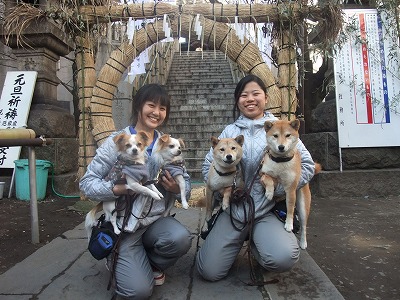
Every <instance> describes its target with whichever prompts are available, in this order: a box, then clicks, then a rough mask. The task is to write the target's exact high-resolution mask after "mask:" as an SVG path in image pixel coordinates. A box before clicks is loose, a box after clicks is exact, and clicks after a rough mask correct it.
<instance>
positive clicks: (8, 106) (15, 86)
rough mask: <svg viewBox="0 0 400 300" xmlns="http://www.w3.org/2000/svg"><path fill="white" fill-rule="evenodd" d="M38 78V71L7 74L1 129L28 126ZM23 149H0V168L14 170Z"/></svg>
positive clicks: (0, 102) (0, 104)
mask: <svg viewBox="0 0 400 300" xmlns="http://www.w3.org/2000/svg"><path fill="white" fill-rule="evenodd" d="M36 78H37V72H36V71H12V72H7V75H6V79H5V81H4V86H3V91H2V93H1V98H0V128H1V129H7V128H19V127H24V126H26V122H27V121H28V114H29V110H30V107H31V102H32V96H33V91H34V88H35V83H36ZM20 152H21V147H19V146H18V147H0V168H11V169H13V168H14V160H17V159H18V158H19V154H20Z"/></svg>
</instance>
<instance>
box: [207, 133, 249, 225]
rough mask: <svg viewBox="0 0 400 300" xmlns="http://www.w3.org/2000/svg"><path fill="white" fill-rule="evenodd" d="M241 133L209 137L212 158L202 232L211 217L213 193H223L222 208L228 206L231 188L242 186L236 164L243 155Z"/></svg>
mask: <svg viewBox="0 0 400 300" xmlns="http://www.w3.org/2000/svg"><path fill="white" fill-rule="evenodd" d="M243 142H244V137H243V135H239V136H237V137H236V138H223V139H218V138H216V137H214V136H213V137H211V144H212V148H213V157H214V160H213V162H212V164H211V166H210V170H209V172H208V179H207V184H206V216H205V221H204V225H203V227H202V232H207V231H208V224H207V221H209V220H210V219H211V215H212V211H213V208H214V203H213V193H214V192H216V191H218V192H220V193H221V194H222V195H223V200H222V209H223V210H225V209H227V208H228V206H229V199H230V196H231V193H232V188H233V186H234V185H235V186H236V187H238V188H241V187H243V186H244V182H243V179H242V175H241V173H240V170H239V169H238V164H239V162H240V160H241V159H242V155H243V149H242V146H243Z"/></svg>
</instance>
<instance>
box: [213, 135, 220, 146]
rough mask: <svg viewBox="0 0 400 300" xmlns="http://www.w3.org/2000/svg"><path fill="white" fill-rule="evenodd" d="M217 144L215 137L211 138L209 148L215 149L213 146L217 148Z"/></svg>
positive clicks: (217, 140)
mask: <svg viewBox="0 0 400 300" xmlns="http://www.w3.org/2000/svg"><path fill="white" fill-rule="evenodd" d="M218 143H219V139H218V138H216V137H215V136H212V137H211V146H212V147H213V148H215V146H217V144H218Z"/></svg>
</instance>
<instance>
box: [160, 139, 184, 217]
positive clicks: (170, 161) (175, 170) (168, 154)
mask: <svg viewBox="0 0 400 300" xmlns="http://www.w3.org/2000/svg"><path fill="white" fill-rule="evenodd" d="M182 149H185V143H184V142H183V140H182V139H176V138H173V137H171V136H170V135H169V134H163V135H162V136H161V137H160V138H159V139H158V140H157V142H156V144H155V145H154V149H153V157H154V158H155V160H156V161H157V162H158V163H159V164H160V165H161V166H162V171H163V170H167V171H168V172H169V173H170V174H171V176H172V177H173V178H174V179H175V181H176V182H177V183H178V185H179V189H180V196H181V202H182V207H183V208H184V209H188V208H189V204H188V202H187V199H186V183H185V179H184V178H183V174H184V173H185V172H186V169H185V160H184V159H183V156H182ZM173 204H174V203H173V202H172V203H168V209H169V208H171V207H172V206H173ZM168 209H167V210H168Z"/></svg>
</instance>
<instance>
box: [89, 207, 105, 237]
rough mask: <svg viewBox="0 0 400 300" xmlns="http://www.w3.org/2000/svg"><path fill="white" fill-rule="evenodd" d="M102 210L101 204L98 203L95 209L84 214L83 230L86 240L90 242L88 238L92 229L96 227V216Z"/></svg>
mask: <svg viewBox="0 0 400 300" xmlns="http://www.w3.org/2000/svg"><path fill="white" fill-rule="evenodd" d="M102 209H103V203H102V202H99V203H98V204H97V205H96V206H95V207H93V208H92V209H91V211H89V212H88V213H87V214H86V218H85V230H86V233H87V237H88V240H90V236H91V234H92V227H94V226H96V225H97V220H96V214H97V213H98V212H99V211H101V210H102Z"/></svg>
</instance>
